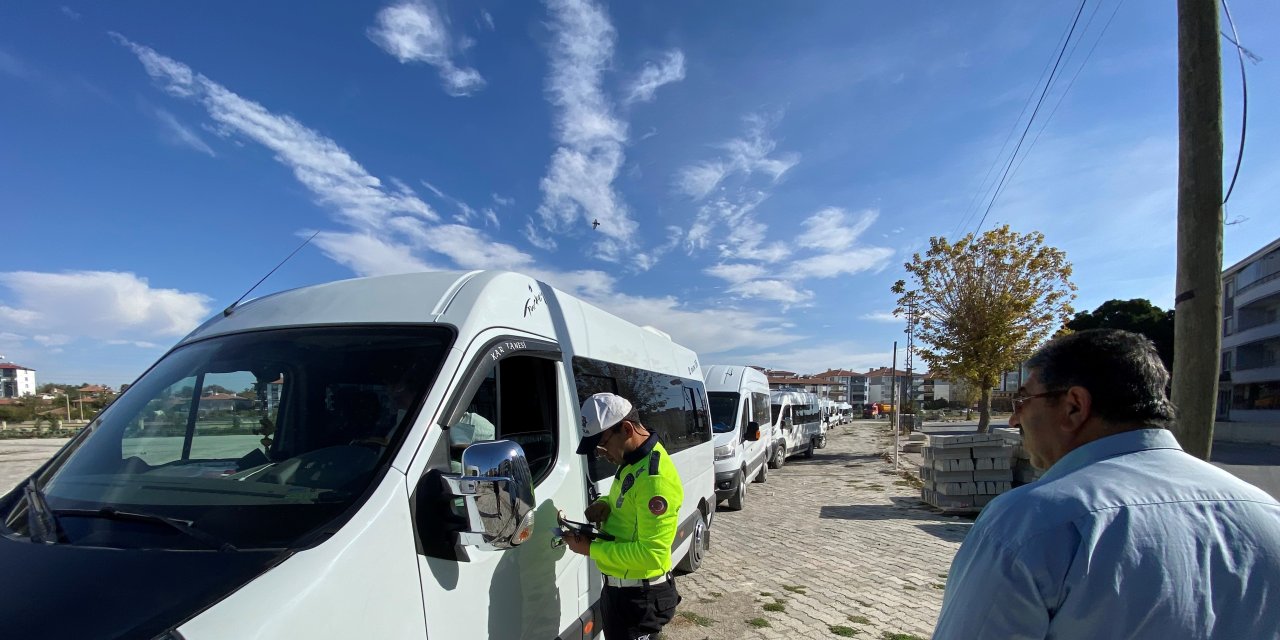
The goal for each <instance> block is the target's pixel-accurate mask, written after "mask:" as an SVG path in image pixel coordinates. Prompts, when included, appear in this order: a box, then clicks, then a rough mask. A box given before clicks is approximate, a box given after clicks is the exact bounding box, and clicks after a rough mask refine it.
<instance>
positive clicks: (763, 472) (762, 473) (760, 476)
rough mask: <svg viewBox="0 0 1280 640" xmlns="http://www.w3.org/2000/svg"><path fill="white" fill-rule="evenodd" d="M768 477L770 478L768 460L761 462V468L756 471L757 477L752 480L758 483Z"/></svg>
mask: <svg viewBox="0 0 1280 640" xmlns="http://www.w3.org/2000/svg"><path fill="white" fill-rule="evenodd" d="M768 479H769V465H768V461H764V462H761V463H760V470H759V471H757V472H756V477H755V478H752V479H751V481H752V482H757V483H764V481H765V480H768Z"/></svg>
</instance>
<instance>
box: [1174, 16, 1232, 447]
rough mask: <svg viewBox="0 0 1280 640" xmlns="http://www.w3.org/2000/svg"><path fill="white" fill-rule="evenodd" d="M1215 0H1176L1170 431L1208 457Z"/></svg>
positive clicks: (1218, 245) (1217, 54) (1213, 333)
mask: <svg viewBox="0 0 1280 640" xmlns="http://www.w3.org/2000/svg"><path fill="white" fill-rule="evenodd" d="M1218 11H1219V9H1218V0H1178V279H1177V289H1176V292H1177V297H1175V298H1174V309H1175V314H1174V317H1175V321H1174V335H1173V402H1174V404H1176V405H1177V406H1178V420H1177V428H1176V429H1175V431H1174V433H1176V434H1177V436H1178V442H1179V443H1180V444H1182V448H1183V449H1185V450H1186V451H1187V453H1190V454H1191V455H1193V456H1196V457H1197V458H1201V459H1203V460H1208V459H1209V453H1210V450H1211V449H1212V446H1213V420H1214V401H1215V400H1216V399H1217V393H1218V363H1219V359H1220V356H1219V354H1220V353H1221V348H1222V331H1221V329H1220V328H1219V327H1221V325H1222V50H1221V46H1220V42H1219V40H1218V38H1219V30H1218V29H1219V27H1218Z"/></svg>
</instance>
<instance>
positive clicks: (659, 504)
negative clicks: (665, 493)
mask: <svg viewBox="0 0 1280 640" xmlns="http://www.w3.org/2000/svg"><path fill="white" fill-rule="evenodd" d="M666 512H667V500H666V498H663V497H662V496H654V497H652V498H649V513H652V514H653V515H655V516H660V515H662V514H664V513H666Z"/></svg>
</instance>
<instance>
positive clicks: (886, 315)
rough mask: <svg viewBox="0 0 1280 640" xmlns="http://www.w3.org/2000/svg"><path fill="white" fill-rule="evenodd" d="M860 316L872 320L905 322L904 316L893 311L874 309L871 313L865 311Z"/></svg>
mask: <svg viewBox="0 0 1280 640" xmlns="http://www.w3.org/2000/svg"><path fill="white" fill-rule="evenodd" d="M858 317H859V318H862V319H863V320H872V321H874V322H893V323H900V322H905V321H904V320H903V319H902V318H899V317H898V316H895V315H893V312H892V311H872V312H870V313H864V314H862V315H860V316H858Z"/></svg>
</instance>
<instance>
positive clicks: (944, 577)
mask: <svg viewBox="0 0 1280 640" xmlns="http://www.w3.org/2000/svg"><path fill="white" fill-rule="evenodd" d="M938 577H939V578H942V579H943V580H946V579H947V574H945V573H939V574H938Z"/></svg>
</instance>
